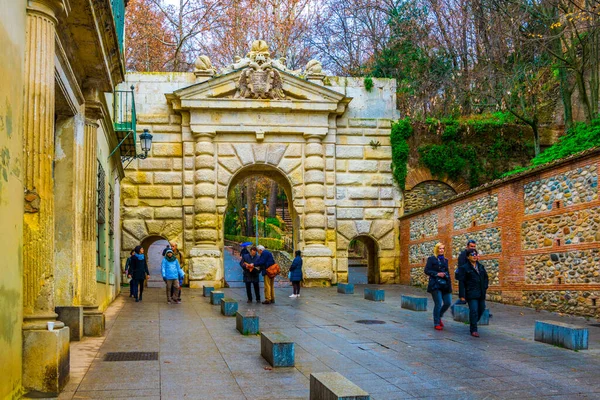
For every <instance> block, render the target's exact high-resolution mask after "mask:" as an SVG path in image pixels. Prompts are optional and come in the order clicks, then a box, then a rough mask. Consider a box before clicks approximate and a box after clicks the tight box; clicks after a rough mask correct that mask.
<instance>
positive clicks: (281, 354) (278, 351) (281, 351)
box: [260, 332, 295, 367]
mask: <svg viewBox="0 0 600 400" xmlns="http://www.w3.org/2000/svg"><path fill="white" fill-rule="evenodd" d="M260 355H261V356H263V357H264V359H265V360H267V361H268V362H269V364H271V366H272V367H293V366H294V358H295V355H294V342H292V341H291V340H290V339H289V338H288V337H287V336H285V335H282V334H281V333H279V332H269V333H265V332H261V333H260Z"/></svg>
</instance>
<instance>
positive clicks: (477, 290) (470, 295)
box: [456, 250, 489, 337]
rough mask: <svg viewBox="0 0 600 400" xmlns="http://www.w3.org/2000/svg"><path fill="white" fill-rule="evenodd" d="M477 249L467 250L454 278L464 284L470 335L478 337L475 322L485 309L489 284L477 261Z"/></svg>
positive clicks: (484, 271)
mask: <svg viewBox="0 0 600 400" xmlns="http://www.w3.org/2000/svg"><path fill="white" fill-rule="evenodd" d="M478 259H479V255H478V253H477V250H467V262H466V263H465V264H463V265H461V266H459V267H458V271H457V272H456V279H458V280H460V281H462V282H463V283H464V285H465V298H466V300H467V304H469V323H470V325H471V336H474V337H479V333H477V322H479V319H480V318H481V316H482V315H483V312H484V311H485V294H486V292H487V289H488V285H489V278H488V274H487V271H486V270H485V268H484V267H483V265H482V264H481V263H480V262H479V261H478Z"/></svg>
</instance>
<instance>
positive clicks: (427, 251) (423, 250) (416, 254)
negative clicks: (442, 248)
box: [409, 240, 437, 264]
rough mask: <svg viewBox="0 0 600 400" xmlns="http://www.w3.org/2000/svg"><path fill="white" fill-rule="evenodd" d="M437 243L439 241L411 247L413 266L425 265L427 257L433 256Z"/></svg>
mask: <svg viewBox="0 0 600 400" xmlns="http://www.w3.org/2000/svg"><path fill="white" fill-rule="evenodd" d="M436 243H437V240H433V241H431V242H424V243H419V244H413V245H411V246H410V250H409V251H410V256H409V259H410V263H411V264H420V263H423V264H425V260H427V257H429V256H432V255H433V247H434V246H435V244H436Z"/></svg>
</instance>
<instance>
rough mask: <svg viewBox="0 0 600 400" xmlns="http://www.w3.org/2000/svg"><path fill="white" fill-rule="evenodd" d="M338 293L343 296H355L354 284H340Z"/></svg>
mask: <svg viewBox="0 0 600 400" xmlns="http://www.w3.org/2000/svg"><path fill="white" fill-rule="evenodd" d="M337 292H338V293H342V294H354V285H353V284H352V283H338V287H337Z"/></svg>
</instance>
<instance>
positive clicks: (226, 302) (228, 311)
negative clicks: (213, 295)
mask: <svg viewBox="0 0 600 400" xmlns="http://www.w3.org/2000/svg"><path fill="white" fill-rule="evenodd" d="M237 310H238V302H237V301H235V300H234V299H230V298H227V297H225V298H223V299H221V314H223V315H224V316H226V317H234V316H235V314H236V313H237Z"/></svg>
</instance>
